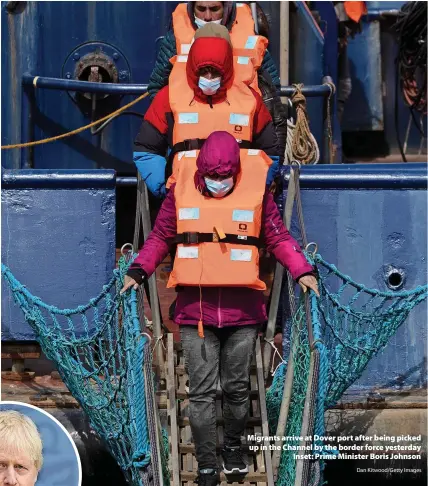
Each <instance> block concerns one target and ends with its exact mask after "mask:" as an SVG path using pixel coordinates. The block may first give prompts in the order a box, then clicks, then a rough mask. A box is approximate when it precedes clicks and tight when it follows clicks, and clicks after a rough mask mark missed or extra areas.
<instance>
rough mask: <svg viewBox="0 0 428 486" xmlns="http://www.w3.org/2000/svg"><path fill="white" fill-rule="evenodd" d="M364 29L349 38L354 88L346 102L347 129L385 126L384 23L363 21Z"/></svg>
mask: <svg viewBox="0 0 428 486" xmlns="http://www.w3.org/2000/svg"><path fill="white" fill-rule="evenodd" d="M362 26H363V29H362V32H361V34H358V35H356V36H355V37H354V39H349V43H348V57H349V69H350V75H351V80H352V91H351V94H350V96H349V98H348V100H347V102H346V103H345V110H344V113H343V130H345V131H358V130H367V131H372V130H383V128H384V107H383V98H382V62H381V35H380V29H381V24H380V22H379V21H373V22H362Z"/></svg>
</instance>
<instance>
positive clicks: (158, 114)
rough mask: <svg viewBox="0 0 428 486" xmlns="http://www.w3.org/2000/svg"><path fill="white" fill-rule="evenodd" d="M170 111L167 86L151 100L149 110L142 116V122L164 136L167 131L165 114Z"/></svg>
mask: <svg viewBox="0 0 428 486" xmlns="http://www.w3.org/2000/svg"><path fill="white" fill-rule="evenodd" d="M170 111H171V107H170V106H169V89H168V86H165V87H164V88H162V89H161V90H160V91H158V93H157V94H156V96H155V97H154V98H153V101H152V103H151V105H150V106H149V109H148V110H147V111H146V114H145V115H144V120H146V121H148V122H149V123H151V124H152V125H153V126H154V127H156V128H157V129H158V130H159V132H160V133H162V134H165V133H167V131H168V122H167V119H166V114H167V113H168V112H170Z"/></svg>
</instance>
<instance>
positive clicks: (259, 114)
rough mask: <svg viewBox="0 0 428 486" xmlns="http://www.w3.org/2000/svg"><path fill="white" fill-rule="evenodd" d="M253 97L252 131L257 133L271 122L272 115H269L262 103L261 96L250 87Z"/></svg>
mask: <svg viewBox="0 0 428 486" xmlns="http://www.w3.org/2000/svg"><path fill="white" fill-rule="evenodd" d="M250 89H251V91H252V93H253V95H254V98H256V103H257V105H256V111H255V113H254V126H253V133H255V134H259V133H261V132H262V131H263V129H264V128H265V127H266V125H267V124H268V123H269V122H272V117H271V116H270V113H269V110H268V109H267V108H266V106H265V104H264V103H263V99H262V97H261V96H260V95H259V94H258V93H257V91H255V90H253V89H252V88H250Z"/></svg>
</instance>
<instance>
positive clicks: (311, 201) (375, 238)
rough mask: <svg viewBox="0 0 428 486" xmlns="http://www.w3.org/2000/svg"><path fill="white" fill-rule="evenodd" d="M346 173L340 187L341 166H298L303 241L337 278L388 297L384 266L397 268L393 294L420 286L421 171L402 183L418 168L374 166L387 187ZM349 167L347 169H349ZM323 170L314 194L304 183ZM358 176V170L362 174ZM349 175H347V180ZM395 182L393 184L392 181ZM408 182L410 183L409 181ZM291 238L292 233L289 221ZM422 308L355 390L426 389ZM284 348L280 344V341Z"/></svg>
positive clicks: (423, 249) (366, 175)
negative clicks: (325, 174) (326, 175)
mask: <svg viewBox="0 0 428 486" xmlns="http://www.w3.org/2000/svg"><path fill="white" fill-rule="evenodd" d="M348 167H349V172H350V176H349V178H348V179H349V180H353V184H352V186H349V185H348V184H346V179H345V180H344V179H343V172H344V171H346V170H347V166H344V165H342V166H329V167H324V168H323V167H321V166H319V167H313V166H312V167H310V166H309V167H308V166H305V167H303V168H302V199H303V213H304V217H305V226H306V231H307V235H308V240H309V241H315V242H316V243H317V244H318V251H319V253H320V254H321V255H322V256H323V257H324V258H325V259H326V260H327V261H329V262H330V263H332V264H334V265H336V266H337V268H339V269H340V270H341V271H342V272H343V273H345V274H347V275H349V276H351V277H352V278H353V279H354V280H355V281H357V282H360V283H362V284H364V285H366V286H368V287H372V288H378V289H380V290H383V291H389V290H390V289H389V288H388V287H387V282H388V280H387V274H388V269H389V267H390V266H393V267H395V268H397V269H400V270H401V271H402V272H403V274H404V277H405V280H404V283H403V286H402V288H401V289H400V290H410V289H413V288H415V287H416V286H418V285H424V284H426V276H427V202H428V198H427V191H426V167H425V166H424V165H419V167H420V170H421V171H423V173H424V174H420V175H419V177H420V183H419V184H418V185H413V187H414V188H413V189H412V185H407V183H406V179H407V177H408V176H409V174H410V173H411V171H412V170H416V171H418V170H419V169H418V166H416V165H413V164H411V167H412V170H411V171H410V173H407V172H406V167H407V166H406V165H404V164H396V165H395V164H394V165H393V166H386V165H383V170H382V168H381V167H378V168H377V170H376V171H377V173H378V177H377V178H374V180H376V179H377V180H378V181H379V180H382V179H383V180H384V182H385V181H388V179H389V180H390V182H389V186H385V185H384V186H383V187H382V186H380V187H379V186H376V185H373V184H372V183H371V181H372V176H373V175H374V173H375V172H376V171H373V173H372V174H370V169H372V167H371V166H370V167H367V166H365V165H364V166H360V165H353V166H348ZM351 167H352V168H351ZM323 169H324V170H327V169H329V170H330V180H329V181H328V183H327V181H325V183H324V184H323V185H321V184H320V185H318V187H321V189H319V188H317V187H316V184H312V185H311V186H310V187H308V188H306V187H305V186H307V183H305V182H304V179H305V178H307V179H311V177H310V174H311V173H312V172H313V173H314V175H315V174H317V173H320V171H323ZM365 171H366V172H365ZM352 175H353V176H355V177H353V176H352ZM401 177H402V178H403V184H400V178H401ZM413 182H415V180H414V181H413ZM291 231H292V234H294V235H295V236H298V235H299V229H298V225H297V220H293V223H292V226H291ZM426 316H427V306H426V303H422V304H420V305H419V306H417V307H416V308H415V309H413V311H412V312H411V314H410V316H409V318H408V320H407V321H406V322H405V323H404V324H403V326H402V327H401V328H400V329H399V330H398V332H397V333H396V334H395V335H394V336H393V337H392V338H391V340H390V342H389V344H388V345H387V346H386V347H385V348H384V349H383V350H381V351H380V352H379V354H378V355H377V356H376V357H374V358H373V359H372V361H371V362H370V363H369V365H368V367H367V369H366V370H365V372H364V373H363V375H362V377H361V378H360V379H359V380H358V381H357V382H356V383H355V384H354V385H353V386H354V387H356V388H363V389H364V388H370V387H375V386H376V387H380V386H383V387H386V388H395V387H397V388H403V387H405V386H410V385H412V386H417V387H422V386H426V359H427V355H426V343H427V326H426V322H427V320H426ZM284 349H286V347H285V343H284Z"/></svg>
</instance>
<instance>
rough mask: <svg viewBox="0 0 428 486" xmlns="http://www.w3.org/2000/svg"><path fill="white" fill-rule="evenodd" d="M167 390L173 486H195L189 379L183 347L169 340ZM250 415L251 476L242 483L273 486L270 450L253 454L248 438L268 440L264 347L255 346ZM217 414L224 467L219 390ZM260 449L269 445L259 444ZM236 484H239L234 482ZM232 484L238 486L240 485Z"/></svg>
mask: <svg viewBox="0 0 428 486" xmlns="http://www.w3.org/2000/svg"><path fill="white" fill-rule="evenodd" d="M166 355H167V363H166V370H165V371H166V372H165V376H166V390H165V391H160V392H158V394H157V395H158V406H159V408H163V409H165V408H166V409H167V411H168V421H167V423H168V436H169V444H170V456H169V469H170V471H171V480H170V483H171V486H194V480H195V479H196V476H197V471H198V463H197V461H196V458H195V445H194V444H193V438H192V432H191V428H190V419H189V397H188V393H187V390H188V376H187V374H186V369H185V366H184V356H183V352H182V347H181V346H177V345H176V343H174V342H173V339H172V336H170V335H168V338H167V353H166ZM250 384H251V387H250V415H249V419H248V422H247V426H246V429H245V431H244V433H243V441H242V452H243V453H244V458H245V460H246V462H247V464H248V469H249V472H248V474H247V475H246V476H245V477H244V478H242V480H240V481H239V482H240V483H241V484H243V485H244V486H274V482H273V474H272V464H271V452H270V451H269V450H268V449H269V447H266V448H263V449H264V450H261V448H260V449H258V450H257V451H254V450H250V446H251V444H254V441H253V440H252V439H251V438H250V437H249V436H255V435H260V436H265V437H266V436H268V435H269V429H268V424H267V411H266V401H265V396H266V389H265V383H264V378H263V364H262V355H261V343H260V338H258V340H257V343H256V356H255V358H254V362H253V365H252V366H251V373H250ZM216 411H217V456H218V457H217V459H218V464H221V460H222V459H221V449H222V448H223V443H224V419H223V416H222V415H223V414H222V392H221V389H220V387H219V388H218V390H217V396H216ZM258 445H265V446H266V445H268V444H266V443H264V444H263V443H260V444H258ZM234 481H237V480H234ZM232 484H235V485H237V484H238V483H237V482H233V483H232ZM226 485H227V482H226V478H225V476H224V475H222V476H221V486H226Z"/></svg>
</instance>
